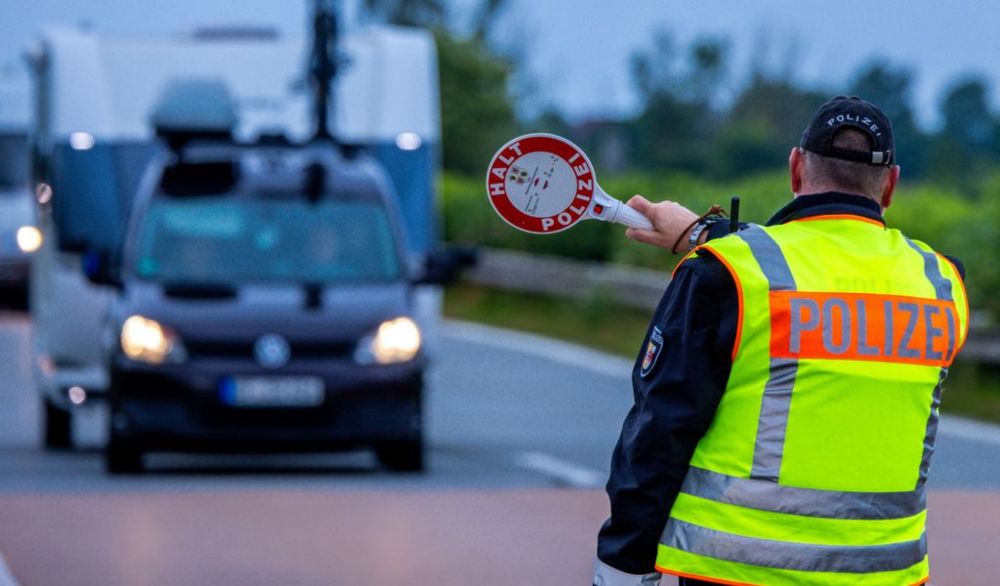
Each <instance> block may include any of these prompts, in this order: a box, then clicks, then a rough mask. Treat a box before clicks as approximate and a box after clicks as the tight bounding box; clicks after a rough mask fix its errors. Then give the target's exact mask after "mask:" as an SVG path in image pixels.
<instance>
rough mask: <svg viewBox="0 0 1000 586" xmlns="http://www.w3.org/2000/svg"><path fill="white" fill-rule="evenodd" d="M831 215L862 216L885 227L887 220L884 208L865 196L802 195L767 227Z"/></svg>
mask: <svg viewBox="0 0 1000 586" xmlns="http://www.w3.org/2000/svg"><path fill="white" fill-rule="evenodd" d="M830 215H838V216H841V215H851V216H860V217H862V218H866V219H869V220H875V221H877V222H879V223H881V224H882V225H883V226H884V225H885V219H883V218H882V207H881V206H879V205H878V204H877V203H875V202H874V201H872V200H871V199H869V198H867V197H865V196H863V195H855V194H851V193H842V192H839V191H827V192H824V193H811V194H809V195H800V196H798V197H796V198H795V199H793V200H792V201H790V202H788V205H786V206H785V207H783V208H781V209H780V210H778V213H776V214H774V215H773V216H771V219H770V220H768V221H767V224H766V225H767V226H775V225H777V224H784V223H785V222H791V221H793V220H801V219H803V218H811V217H813V216H830Z"/></svg>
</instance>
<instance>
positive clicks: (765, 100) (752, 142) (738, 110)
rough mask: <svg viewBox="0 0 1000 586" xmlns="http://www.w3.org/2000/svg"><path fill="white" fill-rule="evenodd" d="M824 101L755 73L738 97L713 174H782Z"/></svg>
mask: <svg viewBox="0 0 1000 586" xmlns="http://www.w3.org/2000/svg"><path fill="white" fill-rule="evenodd" d="M824 99H825V96H824V95H823V94H820V93H818V92H816V91H811V90H806V89H803V88H801V87H799V86H798V85H796V84H794V83H792V81H791V80H789V79H787V78H785V77H784V76H779V75H773V74H768V73H766V72H764V71H763V70H758V71H756V72H754V73H753V74H752V76H751V79H750V83H749V84H747V86H746V87H745V88H744V89H743V91H741V92H740V94H739V95H738V96H737V97H736V101H735V102H734V103H733V105H732V107H731V108H730V110H729V113H728V116H727V117H726V120H725V122H724V124H723V126H722V128H721V129H720V132H719V136H718V140H717V142H716V144H715V145H714V149H715V156H713V161H714V164H713V171H714V172H715V173H716V174H718V175H720V176H723V177H737V176H741V175H746V174H748V173H757V172H760V171H764V170H769V169H780V168H782V167H783V166H784V165H785V164H786V162H787V160H788V152H789V150H790V149H791V147H793V146H795V145H797V144H799V138H800V136H801V133H802V129H803V128H805V125H806V122H807V121H808V120H809V118H810V117H811V116H812V114H813V112H815V111H816V108H818V107H819V105H820V104H822V103H823V101H824Z"/></svg>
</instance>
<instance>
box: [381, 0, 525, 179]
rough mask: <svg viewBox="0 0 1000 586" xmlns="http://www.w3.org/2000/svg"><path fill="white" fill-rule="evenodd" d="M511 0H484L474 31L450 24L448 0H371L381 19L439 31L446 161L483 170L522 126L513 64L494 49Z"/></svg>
mask: <svg viewBox="0 0 1000 586" xmlns="http://www.w3.org/2000/svg"><path fill="white" fill-rule="evenodd" d="M506 4H507V2H506V0H483V2H482V3H481V5H480V6H479V8H478V10H477V11H476V16H475V19H474V22H473V27H472V34H471V35H470V36H469V37H467V38H462V37H460V36H458V35H457V34H456V33H455V32H453V31H452V30H451V29H449V28H448V26H447V25H448V21H447V16H448V3H447V2H446V0H365V7H366V8H367V9H368V11H369V13H370V14H371V15H372V16H374V17H375V18H376V19H377V20H381V21H385V22H390V23H393V24H398V25H403V26H419V27H424V28H430V29H432V30H433V31H434V35H435V38H436V40H437V51H438V75H439V77H440V81H441V135H442V136H441V141H442V159H443V164H444V167H445V168H446V169H448V170H451V171H457V172H460V173H467V174H473V175H478V174H480V173H482V172H483V170H484V169H485V167H486V164H487V162H488V161H489V158H490V156H491V155H492V154H493V152H494V151H495V150H496V148H497V147H499V146H500V145H501V144H503V143H504V142H506V140H507V139H508V138H510V137H511V136H513V134H514V133H515V132H516V131H517V130H518V125H517V121H516V117H515V111H514V103H513V100H512V98H511V94H510V79H511V74H512V65H511V64H510V62H509V61H508V60H507V59H505V58H503V57H501V56H499V55H498V54H497V53H496V52H495V51H493V50H492V49H491V48H490V46H489V44H488V42H487V37H488V33H489V27H490V25H491V24H492V22H493V21H494V20H495V18H496V16H497V14H499V12H500V11H501V10H503V8H504V7H505V6H506Z"/></svg>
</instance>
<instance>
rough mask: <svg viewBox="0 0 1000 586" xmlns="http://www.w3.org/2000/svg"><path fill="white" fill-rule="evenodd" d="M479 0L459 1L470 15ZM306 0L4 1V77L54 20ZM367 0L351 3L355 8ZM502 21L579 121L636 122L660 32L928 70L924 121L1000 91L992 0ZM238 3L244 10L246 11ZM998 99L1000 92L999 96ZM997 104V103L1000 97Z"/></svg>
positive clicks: (561, 13)
mask: <svg viewBox="0 0 1000 586" xmlns="http://www.w3.org/2000/svg"><path fill="white" fill-rule="evenodd" d="M478 2H479V0H452V2H451V3H452V4H453V5H454V6H455V7H456V13H457V14H458V15H459V16H461V14H462V13H463V12H467V11H468V8H469V7H470V6H473V5H475V4H477V3H478ZM306 3H307V2H306V0H239V1H233V0H169V1H167V0H155V1H154V0H87V1H84V0H0V15H2V18H0V76H2V75H3V74H4V69H5V68H6V69H7V70H8V71H7V75H8V76H9V75H10V68H11V67H13V66H19V63H18V60H19V59H18V55H19V53H20V51H21V50H22V49H23V47H24V46H25V45H26V44H28V43H29V42H30V41H31V39H32V38H33V37H34V34H35V31H36V30H37V29H38V27H39V26H40V25H42V24H44V23H48V22H61V23H69V24H73V23H80V22H87V23H89V24H90V25H92V26H93V27H94V28H96V29H97V30H100V31H112V32H174V31H183V30H191V29H192V28H195V27H196V26H198V25H200V24H231V23H241V24H269V25H270V26H273V27H275V28H276V29H278V30H279V31H281V32H282V33H284V34H301V33H302V31H303V30H304V25H305V22H306V20H305V18H306V15H305V6H306ZM356 3H357V0H347V10H348V11H349V13H353V11H354V9H353V8H352V5H354V4H356ZM511 3H512V6H511V7H510V8H509V9H508V10H507V11H506V12H505V13H504V14H503V15H502V17H501V19H500V20H501V22H500V23H498V24H499V26H500V29H499V30H501V31H503V32H504V33H505V35H504V36H503V39H504V42H506V43H508V44H515V45H517V46H520V47H522V48H523V50H524V51H525V52H526V55H527V60H526V64H527V66H528V69H529V72H530V78H531V79H532V80H533V81H534V83H535V85H536V87H537V94H536V95H538V96H540V99H541V100H543V101H546V102H550V103H553V104H555V105H557V106H559V107H561V108H562V109H564V110H565V111H566V112H568V113H569V114H571V115H572V116H574V117H582V116H588V115H595V114H627V113H629V112H631V111H633V109H634V108H635V107H636V98H635V94H634V92H633V90H632V85H631V82H630V79H629V68H628V59H629V55H630V54H631V53H632V52H633V51H635V50H636V49H637V48H639V47H642V46H644V45H645V44H647V43H648V42H649V39H650V37H651V33H652V31H653V30H654V29H655V28H656V27H665V28H667V29H669V30H671V31H673V32H674V33H675V34H676V35H677V36H678V37H679V38H680V39H681V40H682V41H683V40H690V39H692V38H695V37H697V36H699V35H719V36H724V37H728V38H729V39H731V42H732V49H733V57H734V61H735V63H734V65H735V70H736V74H737V77H739V76H740V75H741V74H744V75H745V71H746V70H747V67H746V66H747V61H748V59H749V58H750V55H751V54H753V50H752V48H753V47H754V45H755V43H758V42H760V40H761V39H766V40H767V42H768V43H769V44H770V46H771V48H772V51H773V53H774V54H775V55H782V54H786V53H787V52H788V51H789V50H794V51H795V54H796V58H795V60H794V61H795V63H796V64H797V69H796V71H797V75H798V77H799V78H800V79H802V80H803V81H806V82H809V83H814V84H821V85H822V86H823V87H825V88H827V89H828V90H829V91H830V92H839V91H842V90H843V88H844V87H845V85H846V83H847V81H848V77H849V74H850V73H851V72H852V71H854V70H855V69H856V68H857V67H858V65H859V64H861V63H864V62H866V61H867V60H869V59H872V58H874V57H884V58H886V59H889V60H890V61H892V62H894V63H902V64H907V65H910V66H912V67H913V69H914V70H915V71H916V73H917V77H916V80H915V88H916V93H915V97H916V98H917V103H918V105H919V107H920V113H921V117H922V118H923V119H924V120H925V121H932V115H933V112H934V107H935V104H936V103H937V102H938V100H939V98H940V95H941V93H942V91H943V90H944V88H945V87H946V85H947V84H948V83H949V82H951V81H953V80H954V79H955V78H956V77H957V76H959V75H962V74H965V73H968V72H979V73H982V74H984V75H985V76H986V78H987V80H988V81H989V82H990V83H991V85H993V86H998V85H1000V83H998V81H1000V33H998V31H997V28H998V25H1000V4H998V3H994V2H988V1H984V0H978V1H977V0H883V1H881V2H871V1H870V0H840V1H838V2H829V1H826V2H815V1H811V0H763V1H758V2H751V1H735V0H734V1H723V0H621V1H617V2H615V1H609V0H511ZM236 7H238V9H236ZM996 97H997V96H996V95H994V98H996ZM995 101H996V100H995Z"/></svg>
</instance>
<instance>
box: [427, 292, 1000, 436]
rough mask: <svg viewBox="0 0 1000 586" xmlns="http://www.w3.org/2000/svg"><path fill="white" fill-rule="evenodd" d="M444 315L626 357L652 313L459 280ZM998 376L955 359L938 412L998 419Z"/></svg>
mask: <svg viewBox="0 0 1000 586" xmlns="http://www.w3.org/2000/svg"><path fill="white" fill-rule="evenodd" d="M445 315H446V316H448V317H450V318H455V319H461V320H466V321H473V322H479V323H484V324H488V325H494V326H500V327H505V328H510V329H514V330H522V331H527V332H533V333H536V334H542V335H544V336H549V337H551V338H557V339H561V340H566V341H568V342H574V343H577V344H581V345H584V346H589V347H591V348H595V349H597V350H602V351H604V352H608V353H610V354H616V355H618V356H622V357H624V358H628V359H630V360H631V359H634V358H635V357H636V355H637V354H638V352H639V345H640V344H641V343H642V340H643V338H644V337H645V335H646V328H647V327H648V325H649V319H650V317H651V316H652V312H650V311H640V310H636V309H631V308H628V307H622V306H620V305H617V304H616V303H614V302H613V301H611V300H608V299H602V298H600V297H594V298H592V299H587V300H583V301H578V300H572V299H557V298H554V297H547V296H543V295H530V294H525V293H512V292H507V291H497V290H494V289H485V288H482V287H475V286H472V285H468V284H459V285H454V286H452V287H449V288H448V289H447V290H446V291H445ZM998 378H1000V377H998V376H997V372H996V370H992V371H990V370H988V369H985V368H980V367H977V366H976V365H974V364H971V363H965V362H962V360H961V358H959V361H958V362H957V363H956V364H955V366H954V367H953V368H952V369H951V373H950V375H949V377H948V383H947V384H946V386H945V388H946V391H945V393H944V397H943V399H942V409H943V411H944V412H945V413H955V414H960V415H965V416H968V417H973V418H976V419H980V420H984V421H992V422H998V423H1000V380H998Z"/></svg>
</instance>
